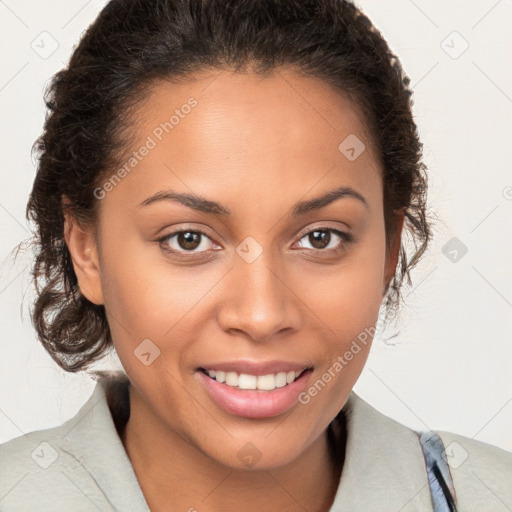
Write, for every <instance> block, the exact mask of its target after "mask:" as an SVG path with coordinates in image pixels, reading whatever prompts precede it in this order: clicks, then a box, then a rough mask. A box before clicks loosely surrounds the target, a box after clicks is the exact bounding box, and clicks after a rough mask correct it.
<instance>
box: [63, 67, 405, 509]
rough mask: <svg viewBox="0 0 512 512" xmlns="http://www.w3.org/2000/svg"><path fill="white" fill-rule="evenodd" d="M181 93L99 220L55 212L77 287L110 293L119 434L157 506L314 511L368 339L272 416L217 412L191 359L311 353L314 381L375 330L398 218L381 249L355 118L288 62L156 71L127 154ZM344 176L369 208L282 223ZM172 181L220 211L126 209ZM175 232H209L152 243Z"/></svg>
mask: <svg viewBox="0 0 512 512" xmlns="http://www.w3.org/2000/svg"><path fill="white" fill-rule="evenodd" d="M190 97H194V98H195V99H196V100H197V102H198V103H197V106H196V107H194V108H193V109H192V110H191V112H190V113H189V114H188V115H186V116H184V118H183V119H180V122H179V124H178V125H176V126H175V128H174V129H173V130H172V132H170V133H169V134H167V135H165V136H164V137H163V139H162V141H161V142H159V143H158V144H157V146H156V147H155V148H153V149H152V150H151V151H150V152H149V154H148V155H147V156H146V157H144V158H143V160H142V161H141V162H139V163H138V164H137V166H136V167H135V168H134V169H133V171H132V172H131V173H130V174H129V175H127V176H126V177H125V178H124V179H123V180H121V182H120V183H119V184H117V185H116V186H115V187H114V188H113V189H112V190H111V191H109V192H108V193H106V195H105V197H104V198H103V199H101V200H100V201H99V205H98V206H99V223H98V225H97V226H96V227H95V228H87V227H83V226H80V225H79V224H78V223H77V222H76V220H75V219H73V218H72V217H70V216H69V215H67V216H66V225H65V238H66V243H67V245H68V247H69V250H70V252H71V255H72V258H73V263H74V269H75V272H76V274H77V278H78V281H79V283H80V289H81V291H82V293H83V294H84V295H85V296H86V297H87V298H88V299H89V300H90V301H91V302H94V303H96V304H104V305H105V309H106V311H107V317H108V321H109V324H110V327H111V332H112V338H113V341H114V345H115V348H116V351H117V353H118V355H119V358H120V360H121V362H122V364H123V367H124V368H125V370H126V372H127V373H128V375H129V378H130V381H131V386H130V404H131V416H130V419H129V421H128V423H127V425H126V428H125V430H124V431H123V432H122V440H123V443H124V446H125V448H126V450H127V453H128V455H129V457H130V459H131V461H132V464H133V467H134V470H135V472H136V474H137V477H138V479H139V481H140V484H141V488H142V490H143V492H144V495H145V497H146V500H147V502H148V504H149V506H150V508H151V510H158V511H168V510H189V509H190V508H192V507H194V508H195V509H197V511H198V512H202V511H207V510H210V511H213V510H215V511H217V510H223V511H231V510H239V507H240V503H244V509H245V510H247V511H253V510H254V511H257V510H276V511H277V510H279V511H282V510H301V511H303V510H308V511H326V510H328V509H329V507H330V505H331V504H332V501H333V499H334V495H335V492H336V489H337V486H338V484H339V478H340V472H341V469H342V468H341V462H342V461H337V463H335V464H333V463H331V462H330V459H329V451H328V444H327V438H326V428H327V426H328V424H329V423H330V422H331V420H332V419H333V418H334V417H335V416H336V414H337V413H338V412H339V410H340V409H341V408H342V407H343V405H344V404H345V402H346V400H347V398H348V396H349V393H350V391H351V390H352V388H353V386H354V384H355V382H356V380H357V379H358V377H359V375H360V374H361V371H362V370H363V367H364V364H365V362H366V359H367V356H368V352H369V350H370V345H371V338H370V339H369V343H367V345H365V346H364V345H361V348H362V350H361V351H360V352H359V353H358V354H357V355H355V356H354V358H353V359H352V360H351V361H350V362H349V363H348V364H347V365H346V366H344V367H343V369H342V371H340V372H339V373H338V374H337V375H336V377H335V378H333V379H332V380H331V381H330V382H329V383H328V384H327V385H326V386H325V387H324V388H323V389H322V391H321V392H319V393H318V394H317V395H316V396H315V397H312V398H311V400H310V402H309V403H308V404H307V405H302V404H300V403H298V402H297V403H296V404H295V405H294V406H293V407H292V408H291V409H290V410H289V411H287V412H286V413H284V414H281V415H278V416H275V417H270V418H264V419H254V418H243V417H239V416H235V415H233V414H230V413H227V412H225V411H224V410H223V409H221V408H220V407H219V406H218V405H217V404H216V403H215V402H213V401H212V400H211V399H210V398H209V397H208V396H207V395H206V394H205V392H204V390H203V388H202V386H201V385H200V384H201V383H200V379H199V375H198V373H197V372H196V369H197V367H198V366H200V365H201V363H204V362H205V361H211V362H219V361H226V360H233V359H235V358H249V359H255V360H271V359H280V360H288V361H294V362H303V361H307V362H310V363H311V365H312V366H313V367H314V369H313V373H312V374H311V375H310V381H309V383H310V384H313V383H314V382H315V381H317V379H319V378H320V377H321V376H322V375H323V374H324V373H325V372H326V371H327V369H328V368H329V367H331V366H332V365H333V363H334V362H335V361H336V359H337V357H338V356H339V355H341V354H343V353H345V351H346V350H347V349H348V348H349V347H350V345H351V343H352V341H353V340H355V339H356V338H357V336H358V334H360V333H361V332H363V331H364V330H365V328H369V327H371V326H373V325H375V323H376V321H377V316H378V312H379V307H380V304H381V301H382V298H383V293H384V289H385V286H386V284H387V283H388V282H389V281H390V279H391V278H392V276H393V274H394V272H395V267H396V264H397V258H398V249H399V244H400V236H399V235H400V233H401V228H402V224H403V215H401V216H397V218H396V219H397V226H398V231H397V233H398V236H397V237H396V238H395V239H394V240H392V241H391V244H390V246H389V251H386V239H385V231H384V214H383V188H382V180H381V174H380V173H381V169H380V164H379V159H378V157H377V155H376V154H375V152H374V150H373V146H372V141H371V139H370V138H369V135H368V133H367V131H366V129H365V125H364V121H363V119H362V117H361V116H360V114H359V113H358V111H357V109H356V108H355V106H354V105H353V104H352V103H351V102H350V101H348V100H347V99H346V98H344V97H342V96H341V95H340V94H339V93H337V92H335V91H334V90H333V89H331V88H330V87H329V86H328V85H327V84H325V83H324V82H322V81H320V80H318V79H314V78H305V77H300V76H298V75H297V74H294V73H293V71H289V70H288V71H287V70H284V69H281V70H279V71H278V72H277V73H274V74H273V75H271V76H269V77H266V78H261V77H258V76H257V75H254V74H252V73H247V74H233V73H231V72H229V71H223V72H221V73H220V74H217V73H215V74H211V73H204V74H202V75H197V76H196V79H195V80H190V81H187V82H183V83H181V84H176V83H170V82H158V83H156V84H154V85H153V87H152V89H151V94H150V96H149V97H148V99H147V101H145V103H144V105H143V106H142V107H141V108H140V109H139V111H138V112H137V114H136V115H135V116H134V117H133V121H132V123H133V125H132V126H133V127H134V128H135V132H134V133H135V139H134V145H133V147H131V148H130V149H131V150H135V149H137V148H139V147H140V146H141V145H143V144H144V142H145V141H146V139H147V136H148V135H150V134H151V133H152V132H153V130H154V129H155V127H156V126H158V125H159V123H161V122H163V121H165V120H167V119H168V118H169V116H170V115H171V114H172V113H173V111H174V110H175V109H176V108H180V106H181V105H183V104H184V103H186V102H187V100H188V98H190ZM349 134H356V135H357V137H358V138H359V139H360V140H362V141H363V142H364V144H365V146H366V150H365V151H363V153H362V154H361V155H360V156H359V157H358V158H357V159H356V160H354V161H349V160H348V159H347V158H346V157H345V156H344V155H343V154H342V153H341V152H340V151H339V150H338V146H339V144H340V142H342V141H343V140H344V139H345V138H346V137H347V136H348V135H349ZM342 185H343V186H347V187H351V188H353V189H354V190H356V191H357V192H359V193H360V194H361V195H362V196H364V198H365V199H366V202H367V206H365V205H364V204H363V203H362V202H361V201H359V200H357V199H355V198H352V197H348V196H346V197H344V198H342V199H338V200H336V201H334V202H332V203H331V204H329V205H328V206H325V207H324V208H322V209H319V210H312V211H310V212H307V213H306V214H304V215H302V216H300V217H297V218H293V217H292V215H291V210H292V207H293V205H294V204H295V203H296V202H297V201H301V200H308V199H312V198H314V197H317V196H320V195H322V194H324V193H325V192H327V191H329V190H331V189H335V188H337V187H339V186H342ZM167 189H172V190H173V191H175V192H187V193H193V194H196V195H200V196H204V197H206V198H208V199H210V200H212V201H217V202H219V203H221V204H222V205H224V206H225V207H227V208H229V209H230V210H231V212H232V213H231V216H230V217H229V218H220V217H216V216H214V215H211V214H207V213H202V212H197V211H195V210H192V209H191V208H188V207H186V206H184V205H182V204H179V203H177V202H174V201H170V200H163V201H158V202H154V203H152V204H150V205H147V206H138V205H139V204H140V203H141V202H143V201H144V200H145V199H147V198H148V197H150V196H152V195H153V194H155V193H156V192H158V191H164V190H167ZM314 228H317V229H319V228H322V229H326V228H332V229H337V230H340V231H342V232H346V233H349V234H351V235H352V236H353V241H352V242H345V241H344V240H343V239H341V238H339V237H338V236H337V235H336V234H335V233H333V232H329V231H327V232H326V233H325V234H326V235H327V236H328V234H329V233H330V235H331V241H330V242H329V244H328V247H327V248H322V246H321V245H320V244H319V243H318V242H316V245H315V239H314V238H313V237H312V236H308V235H307V233H308V232H311V231H314V230H315V229H314ZM95 229H96V230H97V232H96V237H95V236H94V235H95ZM180 229H181V230H184V231H186V230H187V229H188V230H194V229H202V230H206V232H207V234H208V237H210V239H209V238H208V237H201V238H199V240H198V241H197V243H196V246H197V247H196V248H194V249H192V252H195V254H194V256H192V257H191V256H190V251H191V249H189V250H188V252H187V248H186V247H187V246H185V247H184V246H183V240H182V241H181V244H182V245H180V244H179V243H178V237H177V236H175V237H173V238H172V239H170V240H168V241H167V242H158V241H157V239H158V238H159V237H162V236H164V235H166V234H169V233H171V232H173V231H178V230H180ZM247 236H251V237H253V238H254V239H255V240H256V241H257V243H258V244H259V245H260V246H261V248H262V251H263V252H262V253H261V255H260V256H259V258H257V259H256V260H255V261H253V262H251V263H248V262H246V261H245V260H244V259H243V258H241V257H240V256H239V255H238V253H237V252H236V249H237V247H238V246H239V245H240V244H241V242H242V241H243V240H244V239H245V238H246V237H247ZM325 245H327V243H325ZM325 245H324V247H325ZM164 246H167V247H168V248H170V249H174V250H175V251H177V252H179V253H181V254H184V255H185V256H187V255H188V258H189V259H185V260H179V259H178V258H177V257H176V256H173V255H172V254H169V253H167V252H165V251H164V250H163V249H162V247H164ZM336 247H338V248H341V249H340V250H339V251H338V252H337V253H336V252H335V249H336ZM216 249H218V250H216ZM330 249H333V250H330ZM144 339H150V340H151V341H152V343H154V344H155V345H156V346H157V347H158V349H159V350H160V355H159V357H157V358H156V359H154V361H153V362H152V363H151V364H150V365H148V366H146V365H144V364H142V363H141V361H140V360H139V359H138V358H137V357H136V356H135V355H134V350H136V348H137V347H138V346H139V344H140V343H141V342H142V340H144ZM248 442H251V443H252V444H253V445H255V446H256V447H257V450H258V451H259V453H260V454H261V458H260V459H259V460H258V461H257V463H255V464H254V466H252V467H251V468H249V469H247V468H245V467H244V466H243V465H242V463H241V460H240V458H239V456H238V452H239V450H240V449H241V448H242V447H243V446H244V445H245V444H246V443H248ZM342 442H344V440H342ZM171 482H172V484H170V483H171Z"/></svg>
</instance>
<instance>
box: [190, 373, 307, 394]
mask: <svg viewBox="0 0 512 512" xmlns="http://www.w3.org/2000/svg"><path fill="white" fill-rule="evenodd" d="M310 370H312V368H311V367H307V368H304V369H302V370H289V371H286V372H285V371H282V372H277V373H267V374H265V375H254V374H250V373H238V372H235V371H227V372H226V371H222V370H206V369H205V368H199V371H201V372H202V373H204V374H205V375H206V376H207V377H209V378H210V379H212V380H214V381H216V382H219V383H221V384H225V385H226V386H229V387H232V388H235V389H240V390H256V391H264V392H265V391H273V390H274V389H276V388H283V387H285V386H288V385H289V384H292V383H293V382H295V381H296V380H297V379H299V378H300V377H301V376H302V374H303V373H304V372H307V371H310Z"/></svg>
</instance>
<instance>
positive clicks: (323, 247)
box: [299, 228, 352, 252]
mask: <svg viewBox="0 0 512 512" xmlns="http://www.w3.org/2000/svg"><path fill="white" fill-rule="evenodd" d="M303 240H306V241H307V243H309V244H310V245H311V247H305V246H304V245H301V247H303V248H306V249H312V250H318V251H322V252H331V251H333V252H336V251H339V250H340V249H342V248H343V246H344V245H345V244H346V243H349V242H351V241H352V236H351V235H349V234H348V233H344V232H343V231H339V230H337V229H333V228H321V229H320V228H316V229H314V230H312V231H309V232H308V233H306V234H305V235H304V236H303V237H302V238H301V241H300V242H299V243H300V244H303V243H304V242H303Z"/></svg>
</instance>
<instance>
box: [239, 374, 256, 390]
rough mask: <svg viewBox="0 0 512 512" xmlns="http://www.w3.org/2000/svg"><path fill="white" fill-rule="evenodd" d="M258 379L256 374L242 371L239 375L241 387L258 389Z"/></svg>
mask: <svg viewBox="0 0 512 512" xmlns="http://www.w3.org/2000/svg"><path fill="white" fill-rule="evenodd" d="M256 380H257V377H256V375H247V373H241V374H240V375H239V377H238V387H239V388H240V389H256Z"/></svg>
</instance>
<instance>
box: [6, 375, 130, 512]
mask: <svg viewBox="0 0 512 512" xmlns="http://www.w3.org/2000/svg"><path fill="white" fill-rule="evenodd" d="M116 440H117V439H116V433H115V427H114V424H113V421H112V418H111V416H110V413H109V409H108V405H107V403H106V400H105V393H104V387H103V386H102V385H96V387H95V389H94V392H93V394H92V395H91V397H90V398H89V399H88V400H87V401H86V403H85V404H83V405H82V407H81V408H80V409H79V410H78V412H77V413H76V414H75V415H74V416H73V417H72V418H70V419H69V420H67V421H66V422H64V423H62V424H61V425H58V426H56V427H52V428H47V429H43V430H36V431H33V432H29V433H27V434H24V435H23V436H20V437H17V438H15V439H11V440H10V441H7V442H6V443H3V444H1V445H0V512H15V511H28V510H40V511H43V510H48V511H50V510H51V511H60V510H82V511H84V512H85V511H89V510H98V508H99V509H100V510H102V511H105V512H107V511H113V510H114V508H113V507H112V505H111V504H110V502H109V500H108V499H107V497H106V496H105V495H104V492H103V490H102V486H103V485H109V484H110V483H111V482H110V480H108V474H109V473H108V467H105V468H104V466H105V460H109V456H110V460H109V465H112V466H115V464H118V465H119V464H120V465H121V468H124V467H125V466H126V463H124V460H123V459H122V456H123V455H124V453H123V451H122V448H121V446H120V445H119V446H118V445H116V444H115V443H116ZM117 441H118V440H117ZM118 443H120V442H119V441H118ZM119 459H121V462H119ZM123 463H124V465H123ZM127 510H128V509H127Z"/></svg>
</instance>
